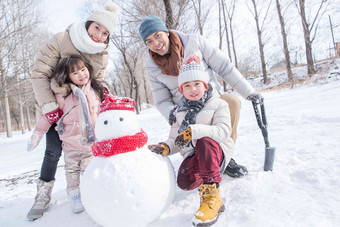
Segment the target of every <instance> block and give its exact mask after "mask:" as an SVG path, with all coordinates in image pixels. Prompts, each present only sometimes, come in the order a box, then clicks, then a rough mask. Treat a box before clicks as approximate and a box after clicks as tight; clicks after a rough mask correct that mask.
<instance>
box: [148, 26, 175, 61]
mask: <svg viewBox="0 0 340 227" xmlns="http://www.w3.org/2000/svg"><path fill="white" fill-rule="evenodd" d="M145 44H146V45H147V46H148V48H149V49H150V50H151V51H152V52H155V53H156V54H159V55H161V56H164V55H166V54H168V53H169V50H170V39H169V32H163V31H158V32H154V33H152V34H151V35H149V36H148V37H147V38H146V39H145Z"/></svg>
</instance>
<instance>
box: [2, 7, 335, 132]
mask: <svg viewBox="0 0 340 227" xmlns="http://www.w3.org/2000/svg"><path fill="white" fill-rule="evenodd" d="M48 1H49V0H46V1H40V0H1V5H0V7H1V8H0V31H1V32H0V79H1V82H0V132H6V133H7V137H12V130H14V131H16V130H19V131H21V132H22V133H23V134H24V133H25V132H26V131H27V130H29V131H31V130H32V128H33V127H34V124H35V106H34V94H33V90H32V87H31V83H30V73H31V70H32V66H33V63H34V57H35V55H36V54H37V53H38V51H39V50H40V48H41V46H42V45H43V44H44V43H45V42H46V41H47V40H49V39H50V38H51V37H52V35H54V34H53V33H52V32H51V28H50V25H49V24H48V23H46V16H44V15H45V14H44V13H43V11H44V7H45V6H46V4H48ZM105 1H106V0H98V1H88V0H84V1H83V5H82V7H81V8H79V10H78V13H79V15H80V16H81V18H82V19H83V20H85V19H86V18H87V16H88V15H89V14H90V12H92V11H93V10H94V9H96V8H98V7H103V5H104V3H105ZM113 2H115V3H116V4H117V5H118V6H119V8H120V16H119V24H118V25H117V28H116V31H115V34H113V36H112V38H111V42H110V45H111V52H110V59H111V61H110V63H109V68H108V70H107V74H106V79H107V81H108V82H109V83H110V90H111V93H113V94H115V95H118V96H127V97H131V98H133V99H135V100H136V103H137V113H139V111H140V110H141V106H142V104H143V103H148V104H153V99H152V94H151V91H150V89H149V84H148V80H147V75H146V72H145V70H144V65H145V61H146V60H147V48H146V46H145V45H144V44H143V43H142V41H141V39H140V37H139V34H138V26H139V23H140V21H141V20H142V18H143V17H145V16H146V15H148V14H154V15H157V16H159V17H161V18H162V19H163V20H164V21H166V24H167V27H168V28H172V29H177V30H180V31H183V32H186V33H199V34H202V35H203V36H205V37H206V38H208V39H210V40H211V41H212V42H213V43H214V44H216V46H218V47H219V48H220V49H222V50H223V51H224V52H225V53H226V54H227V55H229V57H230V59H231V60H232V61H233V63H234V64H235V66H236V67H237V68H238V69H239V70H240V71H241V72H242V74H243V75H244V76H245V77H246V78H247V79H249V81H250V82H251V83H252V81H255V79H257V80H256V81H261V83H263V85H264V87H270V76H269V75H270V74H273V73H276V75H278V76H279V77H280V78H276V79H278V80H279V81H280V84H279V85H278V86H279V87H294V85H296V84H297V83H300V82H301V80H305V79H306V78H310V77H313V76H317V73H318V70H319V68H318V67H317V65H318V64H319V63H320V62H322V61H324V60H327V59H334V58H336V57H339V54H340V53H339V52H340V50H339V49H340V5H339V1H338V0H211V1H208V0H205V1H204V0H172V1H169V0H124V1H122V0H113ZM60 17H63V15H60ZM72 22H73V21H70V22H69V24H71V23H72ZM337 47H338V52H336V48H337ZM337 53H338V56H337ZM302 65H306V68H307V70H306V72H305V74H306V75H305V77H303V78H301V76H299V77H297V76H296V74H294V70H293V69H294V68H296V67H299V66H302ZM278 71H282V73H279V74H277V72H278ZM259 78H260V80H258V79H259ZM275 85H277V84H275ZM262 87H263V86H262ZM224 89H225V91H228V87H227V86H224Z"/></svg>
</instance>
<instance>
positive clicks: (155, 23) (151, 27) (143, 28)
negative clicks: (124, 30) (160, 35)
mask: <svg viewBox="0 0 340 227" xmlns="http://www.w3.org/2000/svg"><path fill="white" fill-rule="evenodd" d="M158 31H164V32H169V30H168V29H167V28H166V27H165V24H164V23H163V21H162V20H161V19H160V18H159V17H156V16H154V15H152V14H150V15H149V16H147V17H144V18H143V20H142V23H141V24H140V26H139V35H140V37H141V38H142V40H143V42H144V43H145V40H146V38H148V36H149V35H151V34H152V33H154V32H158Z"/></svg>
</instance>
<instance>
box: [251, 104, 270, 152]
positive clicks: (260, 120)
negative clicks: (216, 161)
mask: <svg viewBox="0 0 340 227" xmlns="http://www.w3.org/2000/svg"><path fill="white" fill-rule="evenodd" d="M252 104H253V108H254V112H255V117H256V120H257V124H258V126H259V128H260V129H261V131H262V135H263V139H264V143H265V145H266V147H270V145H269V140H268V130H267V127H268V124H267V117H266V111H265V109H264V103H263V100H262V101H261V102H259V103H256V102H254V101H252ZM258 105H260V107H261V112H260V111H259V109H258Z"/></svg>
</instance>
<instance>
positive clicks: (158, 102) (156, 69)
mask: <svg viewBox="0 0 340 227" xmlns="http://www.w3.org/2000/svg"><path fill="white" fill-rule="evenodd" d="M139 35H140V37H141V38H142V40H143V42H144V43H145V44H146V45H147V47H148V48H149V58H148V61H147V64H146V69H147V71H148V77H149V81H150V86H151V89H152V94H153V97H154V102H155V106H156V107H157V109H158V110H159V111H160V112H161V114H162V115H163V116H164V117H165V118H166V119H167V120H168V121H169V122H170V121H171V119H169V117H170V112H171V110H172V109H174V107H175V105H176V104H177V103H178V102H179V100H180V98H181V97H182V95H181V94H180V92H179V91H178V83H177V81H178V75H179V71H180V66H181V65H182V63H183V59H184V58H185V56H189V55H193V54H194V55H197V56H198V57H199V58H200V59H202V64H203V66H204V68H205V71H206V72H207V73H208V74H209V84H211V85H212V86H213V87H214V88H215V89H216V90H217V91H219V90H220V89H221V85H220V84H219V82H218V80H217V76H216V74H217V75H219V76H220V77H221V78H222V79H223V80H224V81H225V82H226V83H228V84H229V85H230V86H231V87H232V89H234V90H236V91H237V92H238V93H239V94H240V95H241V96H242V97H243V98H245V99H247V100H251V101H259V100H260V99H263V97H262V96H261V95H260V94H259V93H256V92H255V90H254V88H253V87H252V86H251V85H250V84H249V82H248V81H247V80H246V79H245V78H244V77H243V76H242V74H241V73H240V72H239V71H238V70H237V69H236V68H235V66H234V65H233V64H232V63H231V61H230V60H229V58H228V57H227V56H226V55H225V54H224V53H223V52H222V51H221V50H220V49H218V48H217V47H214V46H213V45H211V44H210V42H209V41H208V40H207V39H205V38H204V37H203V36H200V35H196V34H184V33H181V32H179V31H175V30H169V29H167V28H166V26H165V24H164V22H163V21H162V20H161V19H160V18H158V17H156V16H154V15H149V16H147V17H145V18H143V20H142V23H141V24H140V27H139ZM221 99H223V100H225V101H226V102H227V103H228V105H229V109H230V117H231V125H232V134H231V138H232V139H233V141H234V143H236V139H237V126H238V122H239V116H240V109H241V102H240V99H239V97H238V96H236V95H232V94H222V95H221ZM225 173H226V174H228V175H229V176H231V177H242V176H244V175H246V174H247V173H248V171H247V168H246V167H245V166H242V165H239V164H237V163H236V162H235V160H234V159H231V160H230V162H229V164H228V165H227V168H226V170H225Z"/></svg>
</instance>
